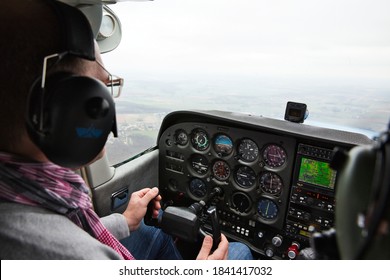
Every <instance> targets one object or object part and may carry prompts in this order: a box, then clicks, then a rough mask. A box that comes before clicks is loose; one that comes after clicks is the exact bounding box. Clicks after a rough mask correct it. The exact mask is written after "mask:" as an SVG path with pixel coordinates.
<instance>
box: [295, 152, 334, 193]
mask: <svg viewBox="0 0 390 280" xmlns="http://www.w3.org/2000/svg"><path fill="white" fill-rule="evenodd" d="M298 179H299V181H301V182H304V183H308V184H312V185H316V186H320V187H325V188H328V189H334V185H335V181H336V171H335V170H333V169H331V168H330V167H329V163H327V162H323V161H318V160H314V159H309V158H304V157H303V158H302V160H301V168H300V170H299V178H298Z"/></svg>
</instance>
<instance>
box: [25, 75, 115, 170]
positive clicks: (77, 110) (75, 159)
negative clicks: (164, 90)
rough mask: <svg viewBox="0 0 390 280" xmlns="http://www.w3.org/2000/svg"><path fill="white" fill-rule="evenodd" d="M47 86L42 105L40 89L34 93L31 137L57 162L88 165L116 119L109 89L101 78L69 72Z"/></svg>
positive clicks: (30, 118) (99, 149) (32, 95)
mask: <svg viewBox="0 0 390 280" xmlns="http://www.w3.org/2000/svg"><path fill="white" fill-rule="evenodd" d="M46 85H47V86H45V92H44V100H43V107H42V106H39V104H40V102H41V100H42V98H41V97H40V94H39V91H38V90H37V89H36V88H34V89H33V90H32V92H31V97H30V101H29V107H28V108H29V109H28V117H27V119H28V121H27V127H28V132H29V133H30V136H31V138H32V140H33V141H34V143H35V144H36V145H37V146H38V147H39V148H40V149H41V150H42V152H43V153H44V154H45V155H46V156H47V157H48V159H49V160H50V161H52V162H54V163H56V164H58V165H61V166H65V167H71V168H77V167H80V166H83V165H85V164H88V163H89V162H91V161H92V160H93V159H94V158H95V157H96V156H97V155H98V154H99V153H100V152H101V150H102V149H103V147H104V145H105V143H106V140H107V137H108V134H109V133H110V131H111V130H112V126H113V123H114V121H115V104H114V101H113V98H112V96H111V94H110V92H109V91H108V89H107V87H106V86H105V85H104V84H103V83H102V82H100V81H99V80H96V79H93V78H90V77H85V76H74V75H71V74H69V73H60V74H56V75H54V76H50V77H48V78H47V81H46ZM41 108H42V109H41ZM41 111H43V114H42V118H40V121H39V122H42V125H39V122H38V123H37V122H36V118H37V117H36V115H37V114H40V112H41ZM38 119H39V117H38ZM40 126H42V129H41V128H40Z"/></svg>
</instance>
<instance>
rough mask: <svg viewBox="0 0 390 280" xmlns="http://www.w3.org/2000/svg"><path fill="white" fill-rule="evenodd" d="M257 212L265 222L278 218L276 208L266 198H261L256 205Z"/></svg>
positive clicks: (274, 204) (273, 203)
mask: <svg viewBox="0 0 390 280" xmlns="http://www.w3.org/2000/svg"><path fill="white" fill-rule="evenodd" d="M257 212H258V213H259V214H260V216H261V217H262V218H264V219H266V220H274V219H276V217H277V216H278V212H279V209H278V206H277V205H276V203H275V202H273V201H272V200H271V199H268V198H262V199H260V200H259V203H258V204H257Z"/></svg>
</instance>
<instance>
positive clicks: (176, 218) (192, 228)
mask: <svg viewBox="0 0 390 280" xmlns="http://www.w3.org/2000/svg"><path fill="white" fill-rule="evenodd" d="M221 194H222V189H221V188H218V187H216V188H214V189H213V191H212V192H211V193H210V195H209V196H208V197H207V200H206V201H203V200H201V201H199V202H195V203H193V204H191V205H190V206H189V207H188V208H187V207H177V206H168V207H167V208H165V210H164V211H163V212H162V214H160V215H159V216H158V218H153V217H152V213H153V201H151V202H150V203H149V205H148V209H147V211H146V215H145V218H144V222H145V224H146V225H148V226H154V227H157V228H161V229H162V230H163V231H164V232H165V233H167V234H170V235H172V236H175V237H178V238H180V239H182V240H184V241H188V242H197V241H198V238H199V235H203V236H206V235H207V233H206V231H205V229H204V223H203V222H202V219H201V218H200V217H201V216H202V214H203V213H202V212H203V211H204V209H205V208H206V211H205V213H206V214H207V216H208V217H209V218H210V221H211V227H212V237H213V248H212V250H215V249H216V248H217V247H218V244H219V242H220V241H221V230H220V227H219V219H218V215H217V208H216V207H215V206H214V205H211V206H207V204H208V202H209V201H211V200H212V199H213V198H215V197H216V196H219V195H221Z"/></svg>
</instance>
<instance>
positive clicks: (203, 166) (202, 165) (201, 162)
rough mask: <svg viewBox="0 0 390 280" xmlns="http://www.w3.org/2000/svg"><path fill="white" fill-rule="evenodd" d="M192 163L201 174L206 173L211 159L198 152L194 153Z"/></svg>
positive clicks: (194, 168)
mask: <svg viewBox="0 0 390 280" xmlns="http://www.w3.org/2000/svg"><path fill="white" fill-rule="evenodd" d="M190 163H191V167H192V169H193V170H194V171H195V172H196V173H198V174H200V175H204V174H206V173H207V171H208V170H209V161H208V160H207V158H206V157H205V156H202V155H198V154H195V155H192V156H191V158H190Z"/></svg>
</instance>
